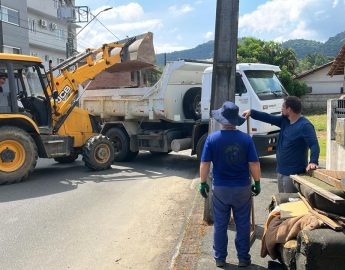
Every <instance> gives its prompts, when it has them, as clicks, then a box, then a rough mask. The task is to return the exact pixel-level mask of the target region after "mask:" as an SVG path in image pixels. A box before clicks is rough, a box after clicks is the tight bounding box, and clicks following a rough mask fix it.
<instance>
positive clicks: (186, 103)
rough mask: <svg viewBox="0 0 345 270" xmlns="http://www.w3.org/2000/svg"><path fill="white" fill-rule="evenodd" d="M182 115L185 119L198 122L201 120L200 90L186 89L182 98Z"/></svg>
mask: <svg viewBox="0 0 345 270" xmlns="http://www.w3.org/2000/svg"><path fill="white" fill-rule="evenodd" d="M183 113H184V116H185V118H186V119H193V120H198V119H200V118H201V88H200V87H193V88H190V89H188V91H187V92H186V93H185V95H184V97H183Z"/></svg>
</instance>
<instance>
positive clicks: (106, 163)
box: [83, 135, 114, 171]
mask: <svg viewBox="0 0 345 270" xmlns="http://www.w3.org/2000/svg"><path fill="white" fill-rule="evenodd" d="M113 160H114V147H113V143H112V142H111V140H110V139H109V138H107V137H105V136H103V135H96V136H93V137H91V138H90V139H88V141H87V142H86V144H85V146H84V148H83V161H84V163H85V166H86V167H88V168H90V169H91V170H95V171H101V170H106V169H109V168H110V165H111V164H112V163H113Z"/></svg>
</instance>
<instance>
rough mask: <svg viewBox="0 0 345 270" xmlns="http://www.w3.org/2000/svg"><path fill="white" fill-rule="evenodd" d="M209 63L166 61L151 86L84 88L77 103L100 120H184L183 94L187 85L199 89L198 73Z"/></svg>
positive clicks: (200, 79)
mask: <svg viewBox="0 0 345 270" xmlns="http://www.w3.org/2000/svg"><path fill="white" fill-rule="evenodd" d="M209 66H211V64H208V63H198V62H187V61H183V60H181V61H174V62H170V63H168V64H167V66H166V67H165V69H164V71H163V73H162V75H161V78H160V79H159V80H158V82H157V83H156V84H155V85H154V86H152V87H142V88H113V89H95V90H86V91H85V93H84V95H83V96H82V98H81V106H82V107H83V108H84V109H86V110H88V111H89V112H90V113H92V114H94V115H96V116H100V117H101V118H103V119H104V120H116V119H119V118H121V119H137V118H139V119H143V120H144V119H147V120H157V119H165V120H169V121H185V120H186V117H185V115H184V113H183V98H184V96H185V94H186V92H187V91H188V90H189V89H191V88H195V87H199V88H200V90H201V81H202V74H203V72H204V70H205V69H206V68H207V67H209Z"/></svg>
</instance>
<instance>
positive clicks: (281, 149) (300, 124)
mask: <svg viewBox="0 0 345 270" xmlns="http://www.w3.org/2000/svg"><path fill="white" fill-rule="evenodd" d="M301 110H302V104H301V101H300V99H299V98H298V97H294V96H289V97H287V98H285V101H284V103H283V106H282V115H281V116H276V115H271V114H268V113H264V112H259V111H256V110H248V111H245V112H243V116H245V117H249V116H251V117H252V118H253V119H256V120H259V121H263V122H266V123H270V124H272V125H275V126H278V127H280V134H279V140H278V145H277V154H276V156H277V173H278V190H279V192H287V193H290V192H297V189H296V187H295V186H294V185H293V182H292V180H291V178H290V175H292V174H300V173H304V172H306V171H310V170H314V169H316V168H317V166H318V160H319V154H320V147H319V143H318V141H317V137H316V133H315V129H314V126H313V125H312V124H311V123H310V121H309V120H308V119H306V118H305V117H304V116H302V115H301ZM309 149H310V161H309V163H308V150H309Z"/></svg>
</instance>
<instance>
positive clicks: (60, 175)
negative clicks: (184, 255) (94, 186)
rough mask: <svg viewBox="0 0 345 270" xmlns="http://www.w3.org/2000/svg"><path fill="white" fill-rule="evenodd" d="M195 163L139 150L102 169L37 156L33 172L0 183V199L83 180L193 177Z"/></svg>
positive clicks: (40, 192)
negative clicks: (22, 178)
mask: <svg viewBox="0 0 345 270" xmlns="http://www.w3.org/2000/svg"><path fill="white" fill-rule="evenodd" d="M198 167H199V163H198V161H197V159H196V157H191V156H187V155H179V154H169V155H166V156H153V155H151V154H150V153H145V152H143V153H140V155H138V157H137V158H136V159H135V160H134V161H132V162H121V163H114V164H113V165H112V168H111V169H109V170H105V171H99V172H95V171H90V170H88V169H87V168H86V167H85V166H84V163H83V162H82V161H81V160H80V158H79V159H78V160H77V161H76V162H74V163H72V164H59V163H55V162H54V161H52V160H42V159H41V160H40V163H39V164H38V166H37V168H36V169H35V171H34V173H33V174H32V175H31V176H30V177H29V179H27V180H26V181H24V182H21V183H18V184H12V185H3V186H0V203H1V202H8V201H16V200H24V199H28V198H36V197H41V196H47V195H50V194H58V193H61V192H66V191H71V190H74V189H76V188H78V186H79V185H80V184H84V183H87V182H94V183H104V182H114V181H140V180H147V179H151V180H155V179H157V178H160V179H161V178H165V177H166V178H167V180H169V178H168V177H173V176H174V177H182V178H185V179H190V180H192V179H194V178H195V176H196V174H197V173H198V169H199V168H198Z"/></svg>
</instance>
